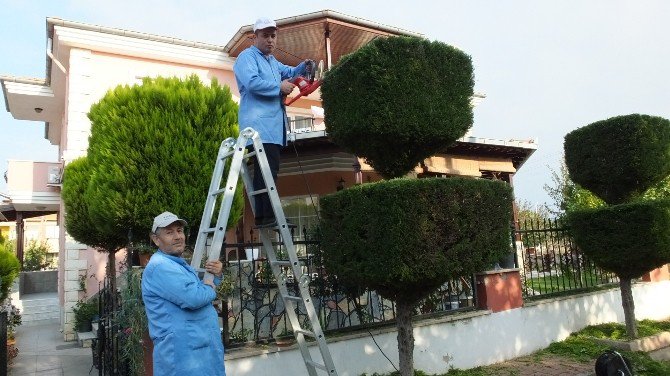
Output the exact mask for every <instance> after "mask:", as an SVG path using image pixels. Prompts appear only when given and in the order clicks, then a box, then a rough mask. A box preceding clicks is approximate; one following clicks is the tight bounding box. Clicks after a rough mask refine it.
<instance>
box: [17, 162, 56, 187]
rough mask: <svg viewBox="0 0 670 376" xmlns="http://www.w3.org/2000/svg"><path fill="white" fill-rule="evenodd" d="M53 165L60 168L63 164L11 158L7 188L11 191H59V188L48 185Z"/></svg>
mask: <svg viewBox="0 0 670 376" xmlns="http://www.w3.org/2000/svg"><path fill="white" fill-rule="evenodd" d="M51 166H55V167H59V168H60V166H61V164H60V163H57V162H33V161H17V160H9V163H8V167H7V190H8V191H10V192H58V191H59V189H58V188H56V187H48V186H47V183H48V174H49V167H51Z"/></svg>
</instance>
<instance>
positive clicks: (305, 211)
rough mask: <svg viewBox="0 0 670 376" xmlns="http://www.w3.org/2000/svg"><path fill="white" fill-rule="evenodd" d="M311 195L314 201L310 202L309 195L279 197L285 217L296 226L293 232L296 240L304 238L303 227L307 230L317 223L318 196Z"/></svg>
mask: <svg viewBox="0 0 670 376" xmlns="http://www.w3.org/2000/svg"><path fill="white" fill-rule="evenodd" d="M311 197H313V198H314V203H312V198H310V196H300V197H291V198H282V199H281V202H282V207H283V208H284V215H285V216H286V219H287V220H288V221H289V222H291V223H293V224H294V225H297V226H298V228H297V229H296V230H297V231H296V234H295V235H296V240H305V239H304V234H303V229H307V231H309V230H310V229H311V228H313V227H314V226H316V225H317V223H318V216H317V210H318V206H319V197H318V196H311Z"/></svg>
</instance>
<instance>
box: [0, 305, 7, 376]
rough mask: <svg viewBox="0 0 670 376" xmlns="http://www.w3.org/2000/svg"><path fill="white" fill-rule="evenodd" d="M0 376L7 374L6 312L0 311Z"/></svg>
mask: <svg viewBox="0 0 670 376" xmlns="http://www.w3.org/2000/svg"><path fill="white" fill-rule="evenodd" d="M0 344H1V345H0V376H7V312H0Z"/></svg>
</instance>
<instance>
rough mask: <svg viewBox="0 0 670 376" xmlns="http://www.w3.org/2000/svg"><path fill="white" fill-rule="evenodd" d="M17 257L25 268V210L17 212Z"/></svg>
mask: <svg viewBox="0 0 670 376" xmlns="http://www.w3.org/2000/svg"><path fill="white" fill-rule="evenodd" d="M16 258H18V259H19V263H20V264H21V270H23V212H20V211H17V212H16Z"/></svg>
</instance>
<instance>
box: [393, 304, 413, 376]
mask: <svg viewBox="0 0 670 376" xmlns="http://www.w3.org/2000/svg"><path fill="white" fill-rule="evenodd" d="M395 320H396V327H397V328H398V355H399V358H400V359H399V360H400V376H414V328H413V326H412V304H408V303H406V302H400V301H399V302H396V318H395Z"/></svg>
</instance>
